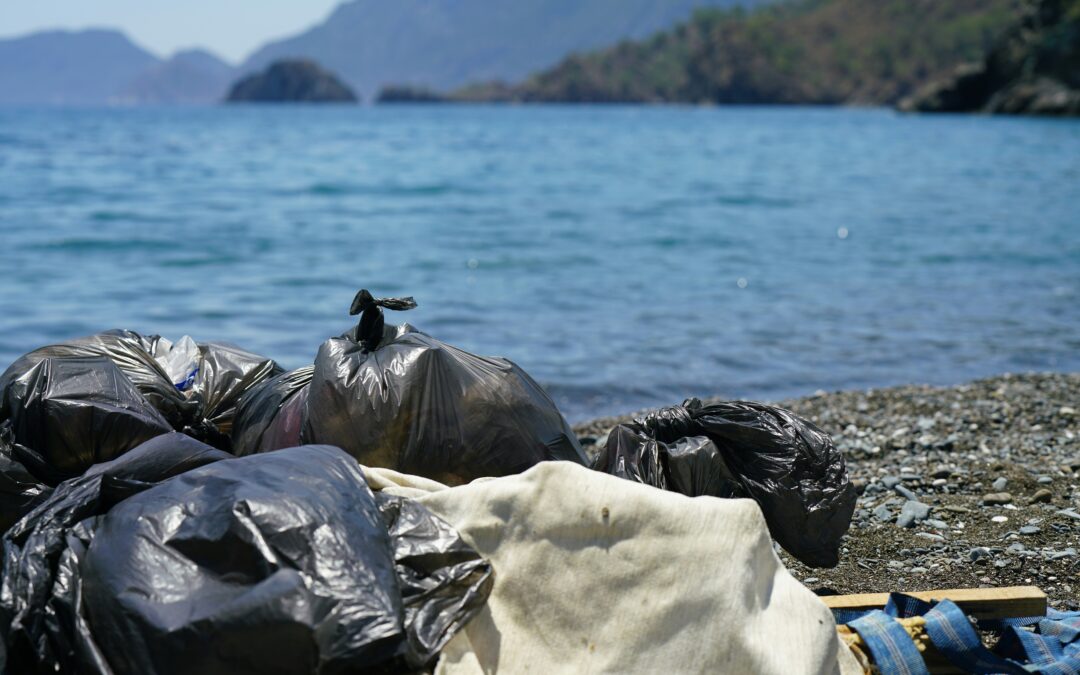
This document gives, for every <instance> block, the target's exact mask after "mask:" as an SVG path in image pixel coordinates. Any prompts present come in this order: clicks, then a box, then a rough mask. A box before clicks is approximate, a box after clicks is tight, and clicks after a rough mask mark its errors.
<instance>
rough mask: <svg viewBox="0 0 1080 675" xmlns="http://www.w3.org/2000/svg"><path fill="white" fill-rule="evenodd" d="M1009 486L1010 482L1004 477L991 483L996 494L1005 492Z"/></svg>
mask: <svg viewBox="0 0 1080 675" xmlns="http://www.w3.org/2000/svg"><path fill="white" fill-rule="evenodd" d="M1008 484H1009V480H1008V479H1007V478H1005V477H1004V476H1002V477H1001V478H998V479H997V480H995V481H994V482H993V483H991V484H990V486H991V487H992V488H993V489H994V492H1004V491H1005V486H1006V485H1008Z"/></svg>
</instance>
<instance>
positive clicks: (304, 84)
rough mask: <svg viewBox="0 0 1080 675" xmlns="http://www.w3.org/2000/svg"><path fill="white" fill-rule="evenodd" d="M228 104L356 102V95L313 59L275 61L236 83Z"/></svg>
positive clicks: (227, 100)
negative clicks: (261, 70) (264, 68)
mask: <svg viewBox="0 0 1080 675" xmlns="http://www.w3.org/2000/svg"><path fill="white" fill-rule="evenodd" d="M226 102H229V103H241V102H251V103H356V102H357V98H356V94H354V93H353V92H352V90H351V89H349V88H348V87H346V86H345V85H344V84H342V83H341V81H340V80H338V79H337V78H336V77H335V76H334V75H333V73H330V72H329V71H327V70H324V69H323V68H321V67H320V66H319V65H318V64H317V63H315V62H314V61H308V60H303V59H300V60H286V61H276V62H274V63H272V64H270V67H269V68H267V69H266V70H265V71H263V72H261V73H257V74H255V75H249V76H248V77H245V78H243V79H242V80H240V81H239V82H237V83H236V84H234V85H233V87H232V89H231V90H230V91H229V95H228V97H227V98H226Z"/></svg>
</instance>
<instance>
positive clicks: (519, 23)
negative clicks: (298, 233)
mask: <svg viewBox="0 0 1080 675" xmlns="http://www.w3.org/2000/svg"><path fill="white" fill-rule="evenodd" d="M762 2H763V0H513V1H512V2H511V1H507V0H394V2H386V0H352V1H351V2H346V3H344V4H342V5H340V6H339V7H338V8H337V9H336V10H335V11H334V12H333V13H332V14H331V15H330V17H329V18H327V19H326V21H324V22H323V23H322V24H320V25H318V26H315V27H314V28H311V29H310V30H307V31H304V32H303V33H300V34H299V35H296V36H294V37H291V38H288V39H285V40H280V41H277V42H273V43H271V44H268V45H266V46H264V47H262V48H261V49H259V50H258V51H256V52H255V53H254V54H252V55H251V57H249V58H248V59H247V60H246V61H245V62H244V64H243V65H242V66H241V69H240V70H241V72H245V73H246V72H253V71H256V70H259V69H262V68H264V67H265V66H266V65H268V64H269V63H271V62H272V61H276V60H279V59H282V58H294V57H302V58H309V59H314V60H315V61H318V62H319V63H321V64H323V65H324V66H326V67H327V68H329V69H331V70H333V71H334V72H336V73H338V74H340V75H341V76H342V77H343V78H344V79H345V80H346V81H347V82H348V83H349V84H351V85H352V86H353V87H354V88H355V89H357V90H358V91H360V92H361V93H365V94H369V95H370V94H373V93H374V92H375V91H376V90H377V89H378V88H379V87H380V86H381V85H383V84H389V83H398V84H413V85H422V86H425V87H430V88H433V89H436V90H439V89H448V88H453V87H457V86H460V85H462V84H465V83H467V82H473V81H480V80H496V79H497V80H517V79H520V78H522V77H525V76H526V75H528V74H529V73H532V72H535V71H536V70H538V69H540V68H544V67H547V66H549V65H551V64H553V63H555V62H556V61H558V60H559V59H561V58H563V57H565V56H566V55H567V54H569V53H571V52H573V51H579V50H585V49H595V48H598V47H602V46H606V45H610V44H614V43H616V42H618V41H619V40H623V39H627V38H639V37H644V36H647V35H650V34H652V33H654V32H655V31H657V30H660V29H662V28H666V27H669V26H671V25H673V24H674V23H675V22H677V21H680V20H684V19H686V18H687V17H688V16H690V13H691V12H692V11H693V9H695V8H697V7H702V6H724V7H727V6H733V5H738V4H762Z"/></svg>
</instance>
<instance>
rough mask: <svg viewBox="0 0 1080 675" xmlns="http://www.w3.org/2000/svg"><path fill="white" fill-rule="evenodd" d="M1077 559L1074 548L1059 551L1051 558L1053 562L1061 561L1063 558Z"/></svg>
mask: <svg viewBox="0 0 1080 675" xmlns="http://www.w3.org/2000/svg"><path fill="white" fill-rule="evenodd" d="M1075 557H1076V549H1075V548H1073V547H1072V546H1070V547H1069V548H1067V549H1065V550H1064V551H1058V552H1057V553H1053V554H1052V555H1051V556H1050V559H1051V560H1061V559H1062V558H1075Z"/></svg>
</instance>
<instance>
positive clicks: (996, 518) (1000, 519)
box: [990, 516, 1009, 523]
mask: <svg viewBox="0 0 1080 675" xmlns="http://www.w3.org/2000/svg"><path fill="white" fill-rule="evenodd" d="M990 521H991V522H994V523H1007V522H1009V519H1008V518H1006V517H1005V516H994V517H993V518H991V519H990Z"/></svg>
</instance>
